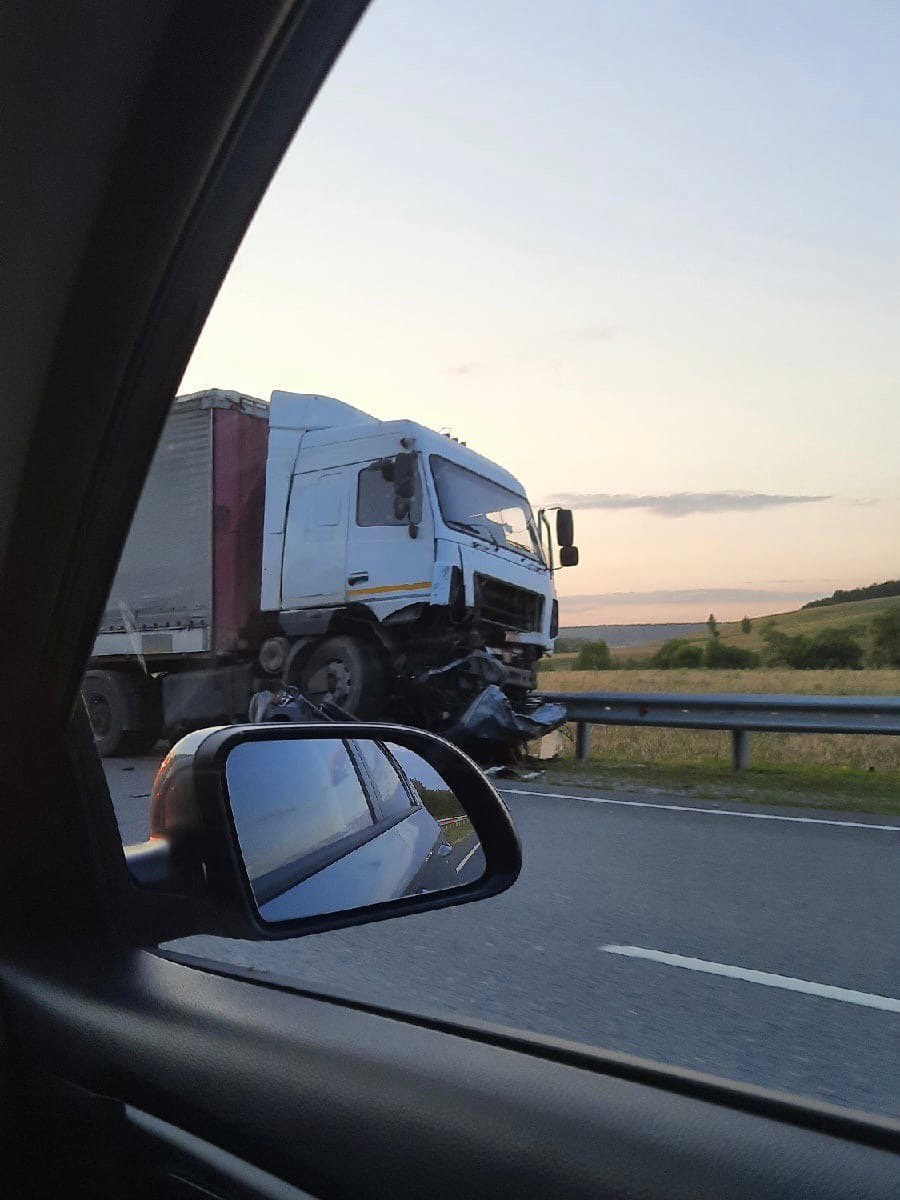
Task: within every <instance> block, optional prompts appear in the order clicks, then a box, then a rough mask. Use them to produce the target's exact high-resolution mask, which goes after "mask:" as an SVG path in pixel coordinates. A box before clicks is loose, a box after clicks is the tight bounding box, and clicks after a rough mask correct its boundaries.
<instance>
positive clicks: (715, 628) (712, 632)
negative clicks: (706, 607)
mask: <svg viewBox="0 0 900 1200" xmlns="http://www.w3.org/2000/svg"><path fill="white" fill-rule="evenodd" d="M706 628H707V629H708V630H709V636H710V637H711V638H717V637H718V636H719V625H718V622H717V621H716V615H715V613H710V614H709V616H708V617H707V618H706Z"/></svg>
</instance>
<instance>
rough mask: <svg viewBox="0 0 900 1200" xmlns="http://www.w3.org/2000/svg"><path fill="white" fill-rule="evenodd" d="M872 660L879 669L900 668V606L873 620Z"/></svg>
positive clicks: (881, 613)
mask: <svg viewBox="0 0 900 1200" xmlns="http://www.w3.org/2000/svg"><path fill="white" fill-rule="evenodd" d="M872 660H873V662H874V663H875V665H876V666H877V667H900V604H893V605H891V607H890V608H886V609H885V610H884V612H880V613H878V614H877V616H875V617H873V618H872Z"/></svg>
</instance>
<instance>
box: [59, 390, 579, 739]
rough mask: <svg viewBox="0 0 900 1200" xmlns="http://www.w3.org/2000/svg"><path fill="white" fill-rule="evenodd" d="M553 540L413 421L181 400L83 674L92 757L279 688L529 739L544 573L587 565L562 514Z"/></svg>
mask: <svg viewBox="0 0 900 1200" xmlns="http://www.w3.org/2000/svg"><path fill="white" fill-rule="evenodd" d="M555 532H556V546H554V542H553V536H552V534H553V530H552V529H551V523H550V520H549V516H548V513H547V512H544V511H541V512H540V513H539V514H538V517H537V518H535V516H534V514H533V512H532V509H531V506H530V504H529V502H528V499H527V498H526V494H525V490H524V488H523V487H522V485H521V484H520V483H519V481H518V480H517V479H516V478H514V476H512V475H511V474H510V473H509V472H508V471H506V470H504V469H503V468H502V467H500V466H498V465H497V464H496V463H493V462H490V461H489V460H488V459H486V458H484V457H482V456H481V455H480V454H477V453H476V452H475V451H474V450H472V449H470V448H469V447H468V446H467V445H465V444H464V443H463V442H460V441H459V440H457V439H456V438H453V437H451V436H449V435H447V434H445V433H438V432H435V431H434V430H431V429H427V428H426V427H425V426H423V425H420V424H418V423H416V422H414V421H409V420H388V421H383V420H379V419H376V418H374V417H371V416H369V415H368V414H366V413H364V412H362V411H361V410H359V409H357V408H354V407H353V406H351V405H349V404H347V403H344V402H343V401H341V400H337V399H334V398H332V397H328V396H320V395H304V394H296V393H291V392H284V391H274V392H273V393H272V395H271V399H270V400H269V401H268V402H265V401H262V400H258V399H255V398H254V397H251V396H247V395H243V394H241V393H239V392H233V391H222V390H218V389H212V390H207V391H202V392H197V393H193V394H191V395H185V396H180V397H178V398H177V399H176V400H175V402H174V404H173V406H172V409H171V411H170V415H169V417H168V419H167V422H166V425H165V427H164V431H163V434H162V437H161V440H160V443H159V446H158V448H157V451H156V454H155V456H154V459H153V463H152V467H151V470H150V472H149V475H148V478H147V480H146V483H145V486H144V489H143V492H142V495H141V499H140V501H139V503H138V507H137V510H136V513H135V517H134V520H133V522H132V526H131V530H130V533H129V536H128V539H127V542H126V545H125V548H124V550H123V553H122V557H121V560H120V562H119V566H118V570H117V573H116V576H115V579H114V582H113V585H112V588H111V590H110V594H109V599H108V602H107V605H106V610H105V612H104V614H103V618H102V622H101V625H100V629H99V631H98V634H97V638H96V641H95V644H94V648H93V654H92V658H91V661H90V664H89V669H88V671H87V673H86V675H85V678H84V682H83V695H84V699H85V703H86V705H87V708H88V713H89V715H90V718H91V722H92V725H93V729H94V736H95V738H96V741H97V745H98V748H99V750H100V752H101V754H103V755H115V754H135V753H142V752H145V751H147V750H148V749H149V748H151V747H152V746H153V745H154V744H155V743H156V741H157V740H158V739H159V737H160V736H161V734H162V733H163V732H165V733H167V734H169V735H172V736H177V735H179V734H181V733H184V732H186V731H188V730H190V729H193V728H198V727H201V726H203V725H206V724H212V723H219V722H223V721H229V722H230V721H240V720H246V719H247V713H248V707H249V705H250V701H251V698H252V697H253V696H254V695H255V694H258V693H259V692H260V691H261V690H264V689H271V690H273V691H274V690H277V688H278V687H296V688H298V689H299V691H300V692H301V693H302V694H303V695H304V696H305V697H306V698H307V699H308V700H310V701H311V702H312V703H314V704H323V703H327V704H328V705H331V706H333V707H336V708H339V709H341V710H342V711H343V712H345V713H348V714H350V715H353V716H357V717H360V718H365V719H391V720H401V721H407V722H409V723H413V724H416V725H418V726H419V727H423V728H429V729H434V730H436V731H442V732H450V733H451V734H452V735H454V736H456V738H457V740H459V741H463V742H464V741H465V740H466V739H467V738H475V739H477V738H478V737H479V736H481V737H485V738H495V739H497V738H499V739H501V740H502V738H503V737H504V736H507V737H508V738H509V739H511V740H513V741H514V740H515V738H516V736H519V737H520V738H522V737H524V736H526V735H527V734H531V735H532V736H533V734H534V732H535V731H536V730H538V729H539V728H540V727H541V722H542V720H543V721H544V724H547V725H549V724H551V723H552V714H548V713H547V712H546V711H544V712H541V710H540V709H539V706H538V705H537V704H536V702H535V701H534V699H533V698H532V695H531V694H532V692H533V691H534V688H535V685H536V676H535V667H536V664H537V662H538V660H539V659H540V658H541V656H542V655H544V654H546V653H548V652H550V651H552V648H553V642H554V638H555V637H556V633H557V625H558V607H557V600H556V597H555V590H554V583H553V574H554V571H555V570H556V569H558V566H559V565H574V564H575V563H576V562H577V559H578V551H577V548H576V547H575V546H574V536H573V528H572V517H571V513H570V512H569V511H568V510H559V511H557V512H556V522H555ZM556 559H558V560H559V562H558V563H557V561H556Z"/></svg>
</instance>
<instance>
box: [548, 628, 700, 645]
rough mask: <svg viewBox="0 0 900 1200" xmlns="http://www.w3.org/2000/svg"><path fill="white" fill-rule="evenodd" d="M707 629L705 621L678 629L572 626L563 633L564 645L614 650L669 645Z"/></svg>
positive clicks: (561, 637) (560, 636) (562, 631)
mask: <svg viewBox="0 0 900 1200" xmlns="http://www.w3.org/2000/svg"><path fill="white" fill-rule="evenodd" d="M705 628H706V626H705V624H704V623H703V622H702V621H694V622H685V623H681V624H675V625H568V626H563V627H562V628H561V629H560V631H559V640H560V641H561V642H564V643H565V642H599V641H604V642H606V644H607V646H609V648H610V649H611V650H622V649H625V648H626V647H627V646H643V645H645V644H646V643H647V642H654V643H655V642H667V641H668V640H669V638H675V637H695V636H697V635H698V634H701V633H702V632H703V631H704V629H705Z"/></svg>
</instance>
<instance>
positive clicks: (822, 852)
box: [107, 760, 900, 1115]
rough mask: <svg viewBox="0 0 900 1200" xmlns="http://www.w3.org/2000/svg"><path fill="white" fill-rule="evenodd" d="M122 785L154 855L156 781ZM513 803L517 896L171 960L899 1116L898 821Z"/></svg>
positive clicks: (225, 945) (547, 794)
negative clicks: (263, 974)
mask: <svg viewBox="0 0 900 1200" xmlns="http://www.w3.org/2000/svg"><path fill="white" fill-rule="evenodd" d="M107 767H108V778H109V780H110V790H111V792H112V793H113V797H114V800H115V803H116V810H117V813H118V815H119V821H120V827H121V828H122V831H123V837H125V839H126V840H139V839H141V838H142V837H144V836H145V835H146V805H147V797H148V796H149V784H150V780H151V778H152V763H151V762H150V761H149V760H131V761H123V760H119V761H118V762H116V761H114V760H113V761H110V762H108V763H107ZM128 768H133V769H131V770H129V769H128ZM513 786H514V788H515V790H514V791H512V792H506V793H505V794H506V799H507V802H508V803H509V806H510V809H511V811H512V814H513V818H514V820H515V823H516V826H517V828H518V830H519V834H520V837H521V839H522V843H523V850H524V859H525V865H524V868H523V871H522V875H521V877H520V879H519V880H518V882H517V883H516V885H515V886H514V887H513V888H512V889H511V890H510V891H509V892H507V893H506V894H505V895H503V896H499V897H496V898H495V899H493V900H488V901H483V902H481V903H480V904H475V905H467V906H464V907H461V908H456V909H448V910H444V911H441V912H434V913H427V914H423V915H421V916H415V917H405V918H403V919H402V920H397V921H388V922H383V923H381V924H377V925H370V926H365V927H361V928H357V929H349V930H342V931H336V932H333V933H328V934H320V935H317V936H314V937H307V938H304V939H301V940H297V941H289V942H280V943H269V944H264V945H261V944H258V943H247V942H235V941H227V940H225V939H218V938H189V939H185V940H183V941H181V942H178V943H173V944H172V946H173V948H176V949H178V950H179V951H181V952H182V953H193V954H197V955H201V956H203V957H207V958H215V959H218V960H220V961H226V962H232V963H240V964H242V965H244V966H250V967H252V968H253V969H254V970H256V971H270V972H272V973H275V974H278V975H281V976H283V977H290V978H294V979H296V980H298V982H301V983H302V984H303V985H304V986H306V987H311V988H316V989H321V990H323V991H328V990H333V991H336V992H340V993H342V994H344V995H352V996H358V997H360V998H361V999H366V1000H369V1001H374V1002H377V1003H382V1004H388V1005H393V1006H397V1007H402V1008H406V1009H411V1010H425V1011H430V1012H434V1011H443V1012H446V1013H450V1014H453V1015H456V1016H470V1017H475V1018H479V1019H481V1020H487V1021H492V1022H495V1023H499V1024H503V1025H507V1026H514V1027H519V1028H525V1029H531V1030H535V1031H537V1032H540V1033H545V1034H552V1035H554V1036H558V1037H563V1038H568V1039H571V1040H574V1041H580V1042H585V1043H588V1044H590V1045H596V1046H601V1047H604V1048H607V1049H610V1050H616V1051H620V1052H624V1053H630V1054H637V1055H641V1056H643V1057H646V1058H653V1059H658V1060H660V1061H663V1062H668V1063H674V1064H677V1065H681V1066H686V1067H691V1068H694V1069H698V1070H703V1071H708V1072H711V1073H713V1074H716V1075H721V1076H726V1077H730V1078H734V1079H738V1080H742V1081H745V1082H749V1083H757V1084H763V1085H766V1086H769V1087H776V1088H782V1089H784V1090H786V1091H790V1092H796V1093H800V1094H804V1095H808V1096H813V1097H817V1098H819V1099H823V1100H827V1101H831V1102H833V1103H838V1104H845V1105H850V1106H853V1107H858V1108H862V1109H867V1110H869V1111H874V1112H888V1113H891V1114H894V1115H897V1114H900V1072H898V1069H897V1067H898V1047H900V948H898V936H897V934H898V924H900V922H898V913H900V819H898V818H889V817H888V818H880V817H871V818H870V817H859V816H848V815H842V814H830V813H827V812H810V811H809V810H805V811H804V812H798V813H793V812H792V811H791V810H787V809H779V808H763V809H758V810H755V809H752V808H748V807H744V806H740V805H737V804H735V805H732V806H730V808H731V809H732V810H733V812H734V813H735V814H737V815H726V814H725V813H724V812H723V811H722V809H723V808H728V807H729V806H727V805H725V806H723V805H718V806H714V805H703V804H702V803H697V804H693V803H692V804H691V805H690V806H686V805H685V803H684V802H683V801H678V800H672V801H671V802H670V806H669V807H666V803H667V802H666V798H665V797H660V796H659V795H654V796H652V797H651V796H648V797H641V796H640V795H634V794H629V795H617V794H615V793H609V792H603V793H602V795H601V794H599V793H590V792H586V793H584V794H579V795H578V797H577V798H574V797H573V798H567V797H566V796H562V795H560V794H559V793H560V791H561V790H562V789H555V791H553V790H552V789H545V788H541V787H540V785H536V784H528V783H523V784H520V785H519V784H517V785H513ZM590 795H594V796H595V797H596V799H600V800H605V801H607V802H603V803H598V802H596V799H595V800H594V801H592V800H589V799H587V798H586V797H587V796H590ZM792 816H797V817H800V818H801V819H799V820H785V819H783V818H785V817H792ZM772 818H776V819H772Z"/></svg>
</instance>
